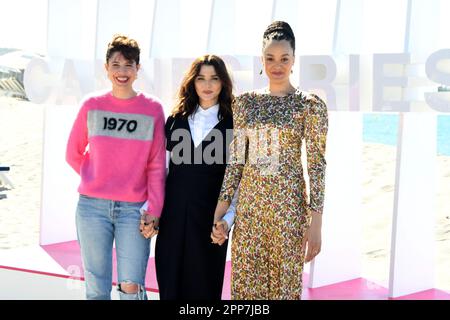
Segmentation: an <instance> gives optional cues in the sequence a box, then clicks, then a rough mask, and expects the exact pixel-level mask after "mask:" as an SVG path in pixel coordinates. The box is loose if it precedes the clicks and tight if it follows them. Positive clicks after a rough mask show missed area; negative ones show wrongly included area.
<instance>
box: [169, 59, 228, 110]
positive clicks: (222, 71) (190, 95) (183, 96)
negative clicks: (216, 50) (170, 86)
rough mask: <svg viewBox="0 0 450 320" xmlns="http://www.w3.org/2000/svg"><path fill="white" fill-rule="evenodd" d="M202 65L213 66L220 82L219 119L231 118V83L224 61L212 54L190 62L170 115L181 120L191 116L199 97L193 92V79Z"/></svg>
mask: <svg viewBox="0 0 450 320" xmlns="http://www.w3.org/2000/svg"><path fill="white" fill-rule="evenodd" d="M203 65H207V66H213V67H214V70H215V71H216V73H217V76H218V77H219V79H220V81H221V82H222V90H221V91H220V94H219V113H218V115H217V116H218V117H219V119H222V118H224V117H225V116H231V115H232V111H231V103H232V101H233V83H232V81H231V78H230V75H229V74H228V70H227V67H226V65H225V63H224V61H223V60H222V59H221V58H220V57H219V56H216V55H214V54H207V55H204V56H201V57H198V58H197V59H195V60H194V62H192V64H191V66H190V68H189V70H188V72H187V73H186V75H185V76H184V78H183V81H182V82H181V85H180V90H179V91H178V99H177V103H176V105H175V107H174V108H173V110H172V115H173V116H176V115H180V116H181V117H182V118H187V117H188V116H189V115H191V114H193V113H194V111H195V109H196V108H197V105H198V103H199V97H198V94H197V92H196V91H195V79H196V78H197V76H198V75H199V73H200V69H201V67H202V66H203Z"/></svg>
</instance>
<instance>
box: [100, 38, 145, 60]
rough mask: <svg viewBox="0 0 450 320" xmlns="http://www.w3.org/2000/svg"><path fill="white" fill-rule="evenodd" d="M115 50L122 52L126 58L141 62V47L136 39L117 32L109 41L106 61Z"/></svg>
mask: <svg viewBox="0 0 450 320" xmlns="http://www.w3.org/2000/svg"><path fill="white" fill-rule="evenodd" d="M115 52H120V53H121V54H122V55H123V56H124V57H125V59H127V60H129V61H135V62H136V64H139V54H140V53H141V49H140V48H139V45H138V43H137V41H136V40H134V39H131V38H128V37H127V36H125V35H123V34H115V35H114V36H113V39H112V41H111V42H110V43H108V50H107V51H106V63H108V61H109V59H110V58H111V57H112V55H113V54H114V53H115Z"/></svg>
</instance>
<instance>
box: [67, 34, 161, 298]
mask: <svg viewBox="0 0 450 320" xmlns="http://www.w3.org/2000/svg"><path fill="white" fill-rule="evenodd" d="M139 53H140V49H139V46H138V44H137V42H136V41H135V40H133V39H130V38H128V37H126V36H123V35H116V36H114V38H113V40H112V42H111V43H109V45H108V50H107V53H106V64H105V68H106V71H107V74H108V78H109V80H110V81H111V83H112V90H111V91H110V92H108V93H106V94H102V95H96V96H92V97H89V98H87V99H86V100H85V101H84V102H83V103H82V106H81V108H80V111H79V113H78V116H77V118H76V120H75V123H74V125H73V128H72V131H71V133H70V137H69V141H68V144H67V151H66V160H67V162H68V163H69V164H70V166H71V167H72V168H73V169H74V170H75V171H76V172H77V173H78V174H79V175H80V177H81V183H80V186H79V188H78V192H79V193H80V198H79V202H78V206H77V212H76V226H77V234H78V241H79V244H80V247H81V254H82V259H83V266H84V271H85V281H86V297H87V299H110V298H111V285H112V248H113V242H114V241H115V243H116V253H117V271H118V279H117V280H118V281H117V283H118V291H119V295H120V298H121V299H128V300H129V299H147V295H146V291H145V272H146V269H147V261H148V258H149V253H150V238H151V237H150V238H149V239H147V238H145V237H144V236H143V235H142V234H141V232H140V230H142V229H143V228H144V225H145V229H148V228H151V230H153V232H151V234H150V236H153V235H154V234H156V233H157V227H158V223H159V216H160V215H161V210H162V205H163V201H164V184H165V161H166V159H165V137H164V112H163V109H162V106H161V102H160V101H159V100H158V99H156V98H155V97H153V96H149V95H146V94H144V93H141V92H136V91H135V90H134V89H133V82H134V81H135V80H136V78H137V73H138V70H139V67H140V65H139ZM146 201H148V209H147V211H146V212H145V215H144V216H143V218H142V219H141V214H140V208H141V207H142V205H143V204H144V203H145V202H146Z"/></svg>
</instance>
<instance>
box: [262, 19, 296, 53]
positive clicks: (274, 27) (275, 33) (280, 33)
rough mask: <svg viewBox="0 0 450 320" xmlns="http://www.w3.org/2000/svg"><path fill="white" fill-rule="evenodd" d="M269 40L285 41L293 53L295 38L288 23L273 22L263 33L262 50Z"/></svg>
mask: <svg viewBox="0 0 450 320" xmlns="http://www.w3.org/2000/svg"><path fill="white" fill-rule="evenodd" d="M270 40H287V41H288V42H289V43H290V45H291V47H292V50H293V52H294V53H295V36H294V32H293V31H292V28H291V26H290V25H289V23H287V22H285V21H274V22H272V23H271V24H270V25H269V26H268V27H267V28H266V31H264V35H263V50H264V48H265V47H266V45H267V43H268V42H269V41H270Z"/></svg>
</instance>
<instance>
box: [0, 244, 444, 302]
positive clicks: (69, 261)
mask: <svg viewBox="0 0 450 320" xmlns="http://www.w3.org/2000/svg"><path fill="white" fill-rule="evenodd" d="M41 248H42V249H43V250H44V251H45V252H46V253H47V254H48V255H49V256H50V257H51V258H52V259H53V260H54V261H55V262H56V263H57V264H58V265H60V266H61V267H62V269H64V270H70V271H69V274H70V275H67V273H66V274H58V273H55V272H46V271H45V270H42V268H40V270H33V268H32V267H24V264H23V263H22V265H21V266H20V267H15V266H14V265H11V264H12V262H11V261H9V265H0V268H3V269H9V270H16V271H22V272H30V273H36V274H43V275H47V276H49V275H50V276H55V277H62V278H69V277H70V278H72V279H80V280H84V275H83V268H82V267H81V266H82V264H81V256H80V248H79V246H78V242H77V241H70V242H62V243H58V244H53V245H45V246H41ZM113 257H114V259H113V261H114V265H113V279H117V266H116V264H115V252H114V254H113ZM0 263H1V262H0ZM30 265H33V264H32V261H30ZM230 274H231V264H230V262H229V261H228V262H227V264H226V268H225V278H224V290H223V293H222V298H223V299H224V300H229V299H230ZM303 281H304V283H307V281H308V274H306V273H305V274H304V275H303ZM114 284H116V283H115V282H114ZM146 288H147V290H148V291H150V292H155V293H157V292H158V284H157V281H156V275H155V262H154V259H153V258H151V259H150V261H149V264H148V267H147V277H146ZM302 298H303V299H304V300H386V299H389V298H388V289H387V288H384V287H382V286H380V285H378V284H376V283H373V282H371V281H369V280H366V279H364V278H358V279H354V280H350V281H344V282H340V283H337V284H333V285H328V286H323V287H319V288H315V289H309V288H306V287H305V288H304V289H303V297H302ZM396 299H397V300H450V293H449V292H445V291H442V290H438V289H431V290H426V291H423V292H418V293H415V294H411V295H407V296H402V297H399V298H396Z"/></svg>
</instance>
